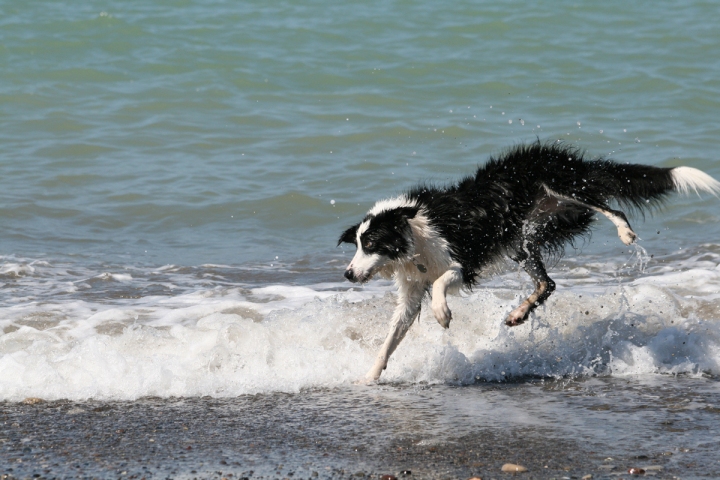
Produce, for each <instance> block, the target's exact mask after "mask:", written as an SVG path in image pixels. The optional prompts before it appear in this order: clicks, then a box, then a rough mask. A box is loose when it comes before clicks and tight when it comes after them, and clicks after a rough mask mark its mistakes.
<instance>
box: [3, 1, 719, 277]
mask: <svg viewBox="0 0 720 480" xmlns="http://www.w3.org/2000/svg"><path fill="white" fill-rule="evenodd" d="M719 14H720V5H718V4H717V3H715V2H700V1H698V2H687V3H683V4H667V3H663V4H657V3H655V2H616V1H609V2H592V3H586V4H582V3H581V4H577V3H576V2H552V3H545V2H540V3H536V4H530V5H528V4H526V3H525V2H502V3H500V4H498V3H497V2H453V3H452V4H447V3H434V2H422V3H411V2H370V3H367V4H363V5H334V4H332V3H328V2H306V3H302V2H288V1H283V2H272V3H268V2H237V3H233V2H221V1H175V2H152V1H151V2H147V1H143V2H140V1H128V2H121V3H115V4H108V3H107V2H100V1H91V2H83V3H82V4H77V3H76V2H31V3H28V2H21V1H14V0H10V1H6V2H3V3H2V5H0V146H1V147H0V178H1V180H0V181H1V182H2V189H0V225H2V235H1V237H0V254H2V255H11V256H12V255H14V256H17V257H22V258H44V259H48V258H50V259H54V258H60V257H65V256H71V257H72V258H73V259H74V260H73V261H76V262H80V263H86V262H87V261H90V260H88V258H92V259H93V261H96V260H97V259H98V258H99V259H102V261H106V260H111V261H115V262H119V263H121V264H136V263H142V264H150V265H163V264H175V265H189V266H192V265H200V264H205V263H220V264H228V265H243V264H253V265H266V266H267V265H269V264H270V263H273V262H275V261H276V260H279V261H281V262H283V261H284V262H289V263H294V262H297V261H306V262H308V261H309V262H316V261H323V260H326V259H328V258H341V259H344V258H345V257H346V256H347V254H343V252H342V251H341V250H340V249H337V250H336V249H335V239H336V238H337V235H338V232H340V231H341V229H342V227H344V226H346V225H348V224H350V223H352V222H354V221H355V219H356V218H357V216H358V215H361V214H362V213H363V212H364V211H366V210H367V208H368V207H369V206H370V205H371V204H372V203H373V202H374V201H375V200H376V199H378V198H381V197H383V196H389V195H392V194H394V193H396V192H398V191H400V190H402V189H403V188H405V187H407V186H409V185H412V184H413V183H415V182H416V181H418V180H431V181H437V182H441V183H442V182H445V181H449V180H451V179H453V178H455V177H457V176H458V175H461V174H464V173H467V172H469V171H472V170H473V168H474V167H475V166H476V165H477V163H479V162H482V161H484V159H486V158H487V156H488V155H490V154H494V153H498V152H499V151H500V150H501V149H502V148H504V147H506V146H509V145H512V144H514V143H516V142H519V141H532V140H534V139H535V138H536V136H537V137H540V138H541V139H554V138H562V139H563V140H566V141H568V142H571V143H574V144H577V145H579V146H583V147H586V148H588V149H589V151H590V152H591V153H592V154H610V155H611V156H612V157H614V158H617V159H619V160H622V161H632V162H640V163H646V164H652V165H663V166H669V165H681V164H685V165H690V166H694V167H698V168H701V169H704V170H705V171H707V172H708V173H710V174H712V175H714V176H715V177H716V178H720V161H719V160H720V157H718V154H717V141H718V138H720V127H718V124H717V121H716V116H717V112H718V111H720V57H719V56H718V53H717V52H718V49H719V48H720V29H718V28H717V23H716V21H715V19H717V18H718V15H719ZM333 200H334V204H331V201H333ZM718 211H719V210H718V204H717V202H716V201H712V200H710V199H707V198H706V199H704V200H698V199H696V198H695V199H679V200H677V201H674V202H672V205H671V206H670V207H669V208H668V210H667V211H666V212H665V213H664V214H663V215H661V216H659V217H658V218H657V219H656V220H654V222H655V223H651V224H650V225H649V226H648V227H647V230H646V232H651V233H653V234H654V232H655V231H656V230H658V229H660V230H663V231H664V232H665V234H664V235H663V237H662V241H660V242H658V241H656V239H655V238H650V237H651V235H650V234H643V227H639V228H637V230H639V233H640V236H641V238H644V240H646V242H655V243H650V244H648V243H646V244H644V245H645V247H646V248H648V249H650V247H652V248H654V249H655V253H659V252H658V251H657V249H661V250H662V251H672V250H676V249H677V248H679V247H683V246H684V247H686V246H688V245H687V244H688V243H691V244H697V243H699V242H707V241H716V239H717V238H718V236H719V235H720V227H718V225H720V222H718V221H717V220H718V214H717V212H718ZM605 227H608V226H607V225H606V226H605ZM603 230H608V229H606V228H604V229H603ZM610 233H612V232H610ZM603 235H604V233H602V232H601V233H599V237H596V238H600V239H605V237H604V236H603ZM607 238H612V237H611V236H608V237H607ZM668 242H669V243H668ZM600 243H602V242H600ZM275 257H278V259H276V258H275ZM343 261H344V260H343Z"/></svg>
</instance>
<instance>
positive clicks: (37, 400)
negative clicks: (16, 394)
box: [22, 397, 45, 405]
mask: <svg viewBox="0 0 720 480" xmlns="http://www.w3.org/2000/svg"><path fill="white" fill-rule="evenodd" d="M44 401H45V400H43V399H42V398H37V397H28V398H26V399H25V400H23V401H22V403H24V404H25V405H37V404H38V403H43V402H44Z"/></svg>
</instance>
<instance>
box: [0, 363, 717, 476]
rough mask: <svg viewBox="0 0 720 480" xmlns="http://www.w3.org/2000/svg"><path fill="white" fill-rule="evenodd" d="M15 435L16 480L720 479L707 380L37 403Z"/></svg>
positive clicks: (3, 468) (1, 451)
mask: <svg viewBox="0 0 720 480" xmlns="http://www.w3.org/2000/svg"><path fill="white" fill-rule="evenodd" d="M0 425H1V426H2V430H1V433H0V473H2V474H3V475H4V476H3V477H2V478H133V479H141V478H146V479H149V478H218V479H219V478H227V479H242V478H248V479H250V478H254V479H258V478H264V479H267V478H279V479H283V478H287V479H299V478H309V479H314V478H353V479H359V478H380V476H381V475H383V474H392V475H395V476H397V477H398V478H403V477H405V478H412V479H426V478H427V479H444V478H453V479H455V478H460V479H463V478H464V479H467V478H470V477H473V476H477V477H481V478H483V479H486V480H487V479H491V478H496V479H501V478H510V477H511V476H512V475H511V474H507V473H503V472H502V471H501V467H502V465H503V464H505V463H516V464H520V465H523V466H524V467H526V468H527V469H528V472H527V473H523V474H519V476H520V478H528V479H529V478H558V479H560V478H568V479H572V478H577V479H580V478H582V477H583V476H586V475H590V474H591V475H593V477H592V478H624V477H631V476H632V475H630V474H628V473H627V470H628V469H629V468H631V467H635V468H638V467H639V468H644V469H645V470H646V474H645V476H646V477H647V476H652V477H653V478H674V477H679V478H717V477H720V456H718V455H717V451H718V450H720V435H719V432H720V382H718V381H716V380H713V379H703V378H677V379H676V378H671V377H657V378H656V377H651V378H644V379H638V378H631V379H607V380H599V379H590V380H584V381H582V382H571V381H552V382H547V381H545V382H542V381H527V382H518V383H509V384H480V385H473V386H466V387H453V386H428V387H418V386H413V387H410V386H394V385H381V386H374V387H348V388H346V389H335V390H315V391H308V392H300V393H297V394H267V395H254V396H243V397H238V398H227V399H216V398H183V399H178V398H170V399H160V398H144V399H140V400H137V401H134V402H98V401H87V402H67V401H52V402H45V401H41V402H37V403H33V402H32V401H28V402H27V403H2V404H0ZM404 471H405V472H406V473H405V474H403V472H404ZM408 471H409V472H410V473H407V472H408Z"/></svg>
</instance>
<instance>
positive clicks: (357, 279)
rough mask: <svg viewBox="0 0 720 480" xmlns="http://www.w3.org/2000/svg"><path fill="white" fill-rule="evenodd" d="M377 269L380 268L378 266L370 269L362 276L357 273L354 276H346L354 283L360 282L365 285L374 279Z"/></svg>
mask: <svg viewBox="0 0 720 480" xmlns="http://www.w3.org/2000/svg"><path fill="white" fill-rule="evenodd" d="M377 270H378V269H377V268H373V269H371V270H369V271H368V272H365V273H363V274H362V275H360V276H357V275H355V274H353V275H352V276H348V275H345V278H347V279H348V280H349V281H351V282H352V283H359V284H360V285H363V284H365V283H367V282H369V281H370V280H371V279H372V277H373V276H374V275H375V273H376V272H377Z"/></svg>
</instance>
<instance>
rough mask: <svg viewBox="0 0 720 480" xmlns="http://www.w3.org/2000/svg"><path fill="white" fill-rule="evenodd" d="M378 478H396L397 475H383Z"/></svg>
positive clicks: (382, 479)
mask: <svg viewBox="0 0 720 480" xmlns="http://www.w3.org/2000/svg"><path fill="white" fill-rule="evenodd" d="M380 480H397V477H396V476H395V475H383V476H382V477H380Z"/></svg>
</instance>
